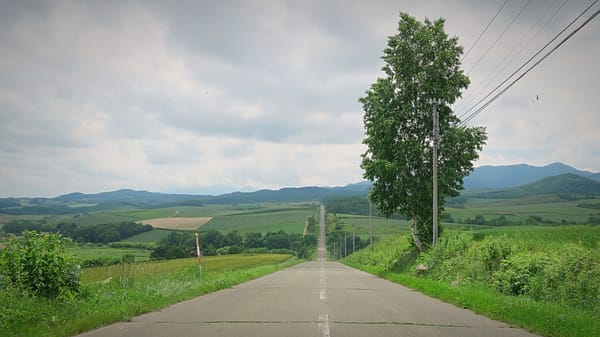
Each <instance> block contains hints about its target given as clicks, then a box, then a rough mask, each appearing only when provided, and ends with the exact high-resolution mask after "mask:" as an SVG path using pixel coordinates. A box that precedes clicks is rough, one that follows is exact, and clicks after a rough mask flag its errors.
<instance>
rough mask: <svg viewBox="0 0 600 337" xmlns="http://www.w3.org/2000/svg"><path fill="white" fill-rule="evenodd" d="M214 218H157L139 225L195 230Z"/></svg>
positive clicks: (142, 221)
mask: <svg viewBox="0 0 600 337" xmlns="http://www.w3.org/2000/svg"><path fill="white" fill-rule="evenodd" d="M211 219H212V217H193V218H178V217H171V218H156V219H146V220H140V221H138V222H139V223H142V224H144V225H150V226H152V227H154V228H164V229H178V230H194V229H197V228H198V227H200V226H202V225H204V224H205V223H207V222H209V221H210V220H211Z"/></svg>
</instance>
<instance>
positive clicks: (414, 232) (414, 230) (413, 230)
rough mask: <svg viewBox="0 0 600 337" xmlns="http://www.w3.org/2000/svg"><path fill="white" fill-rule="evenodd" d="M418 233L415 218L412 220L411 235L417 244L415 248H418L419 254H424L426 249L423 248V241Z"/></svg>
mask: <svg viewBox="0 0 600 337" xmlns="http://www.w3.org/2000/svg"><path fill="white" fill-rule="evenodd" d="M418 233H419V231H418V229H417V221H416V220H415V217H413V218H412V227H411V234H412V238H413V242H414V243H415V246H417V249H418V250H419V252H423V251H425V247H424V246H423V243H422V242H421V239H419V235H418Z"/></svg>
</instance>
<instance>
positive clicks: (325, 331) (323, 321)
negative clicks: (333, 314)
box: [319, 314, 331, 337]
mask: <svg viewBox="0 0 600 337" xmlns="http://www.w3.org/2000/svg"><path fill="white" fill-rule="evenodd" d="M319 321H320V323H319V331H320V332H321V336H323V337H331V333H330V332H329V315H327V314H320V315H319Z"/></svg>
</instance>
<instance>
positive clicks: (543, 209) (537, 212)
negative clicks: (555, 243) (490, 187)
mask: <svg viewBox="0 0 600 337" xmlns="http://www.w3.org/2000/svg"><path fill="white" fill-rule="evenodd" d="M468 200H469V201H468V202H467V204H466V207H465V208H450V207H447V208H446V212H448V213H450V215H452V217H453V218H454V219H455V220H456V221H457V222H463V221H465V220H466V219H467V218H471V219H474V218H475V216H477V215H483V216H484V217H485V218H486V219H491V218H496V217H499V216H500V215H504V216H505V217H506V218H507V219H508V220H510V221H523V220H525V219H526V218H527V217H529V216H539V217H540V218H542V219H543V220H550V221H554V222H556V223H560V222H562V221H563V220H564V221H565V222H567V223H583V222H585V221H586V220H587V219H588V218H589V216H590V214H595V213H598V212H594V210H591V209H589V208H584V207H579V205H580V204H582V203H586V202H593V201H594V200H597V199H590V200H576V201H562V200H558V199H557V200H555V199H551V200H538V199H535V200H523V199H506V200H503V199H500V200H499V199H475V198H469V199H468Z"/></svg>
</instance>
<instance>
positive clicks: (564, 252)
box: [342, 225, 600, 337]
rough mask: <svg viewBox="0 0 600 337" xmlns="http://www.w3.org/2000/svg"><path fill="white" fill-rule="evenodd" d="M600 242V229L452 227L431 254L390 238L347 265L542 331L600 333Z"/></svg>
mask: <svg viewBox="0 0 600 337" xmlns="http://www.w3.org/2000/svg"><path fill="white" fill-rule="evenodd" d="M599 245H600V227H599V226H585V225H572V226H526V227H524V226H513V227H500V228H481V229H479V230H472V229H446V231H444V234H443V235H442V237H441V239H440V242H439V243H438V246H436V248H435V249H433V250H431V251H429V252H427V253H424V254H420V255H419V254H418V253H416V252H415V251H414V249H413V248H412V247H411V245H410V242H409V239H408V235H390V236H384V237H382V239H381V240H379V241H378V242H376V244H375V245H374V249H372V250H371V249H363V250H361V251H358V252H357V253H355V254H353V255H350V256H349V257H347V258H345V259H343V260H342V262H343V263H345V264H347V265H349V266H352V267H355V268H358V269H362V270H364V271H367V272H370V273H372V274H376V275H379V276H381V277H384V278H386V279H389V280H391V281H393V282H397V283H401V284H403V285H405V286H407V287H410V288H413V289H416V290H418V291H421V292H423V293H425V294H427V295H430V296H433V297H437V298H439V299H441V300H443V301H446V302H449V303H453V304H455V305H458V306H460V307H464V308H468V309H470V310H473V311H475V312H477V313H480V314H484V315H486V316H488V317H490V318H493V319H497V320H501V321H504V322H507V323H509V324H510V325H512V326H517V327H522V328H524V329H526V330H529V331H533V332H536V333H538V334H542V335H545V336H552V337H555V336H556V337H558V336H560V337H562V336H569V337H571V336H579V337H583V336H600V309H599V303H600V298H599V296H598V294H599V293H600V282H599V281H600V280H599V279H598V271H599V270H600V250H599V249H598V246H599ZM417 264H424V265H425V266H427V270H426V271H424V272H417V271H416V270H415V266H416V265H417Z"/></svg>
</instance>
